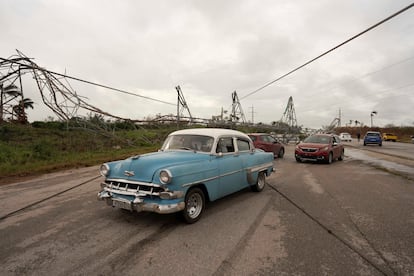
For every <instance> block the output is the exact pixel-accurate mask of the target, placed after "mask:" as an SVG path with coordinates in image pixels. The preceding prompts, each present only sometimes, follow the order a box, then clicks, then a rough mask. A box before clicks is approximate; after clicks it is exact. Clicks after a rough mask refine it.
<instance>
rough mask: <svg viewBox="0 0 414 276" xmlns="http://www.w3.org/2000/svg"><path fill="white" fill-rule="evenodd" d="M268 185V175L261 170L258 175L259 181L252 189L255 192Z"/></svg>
mask: <svg viewBox="0 0 414 276" xmlns="http://www.w3.org/2000/svg"><path fill="white" fill-rule="evenodd" d="M265 185H266V175H265V173H264V172H259V175H258V176H257V182H256V184H255V185H253V186H252V190H253V191H255V192H261V191H262V190H263V189H264V187H265Z"/></svg>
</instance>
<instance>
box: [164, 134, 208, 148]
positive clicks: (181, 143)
mask: <svg viewBox="0 0 414 276" xmlns="http://www.w3.org/2000/svg"><path fill="white" fill-rule="evenodd" d="M213 142H214V138H213V137H210V136H204V135H171V136H169V137H168V138H167V139H166V140H165V142H164V145H163V146H162V148H161V150H176V149H181V150H195V151H202V152H210V151H211V148H212V147H213Z"/></svg>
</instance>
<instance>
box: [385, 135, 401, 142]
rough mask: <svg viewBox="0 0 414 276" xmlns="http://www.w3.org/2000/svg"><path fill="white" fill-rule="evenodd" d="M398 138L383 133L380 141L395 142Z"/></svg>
mask: <svg viewBox="0 0 414 276" xmlns="http://www.w3.org/2000/svg"><path fill="white" fill-rule="evenodd" d="M397 139H398V137H397V135H395V134H393V133H384V134H382V140H384V141H393V142H395V141H397Z"/></svg>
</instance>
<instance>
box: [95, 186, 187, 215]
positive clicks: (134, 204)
mask: <svg viewBox="0 0 414 276" xmlns="http://www.w3.org/2000/svg"><path fill="white" fill-rule="evenodd" d="M98 200H103V201H105V202H106V204H108V205H109V206H112V207H117V208H121V209H125V210H129V211H136V212H144V211H146V212H154V213H158V214H171V213H176V212H179V211H182V210H184V208H185V203H184V202H178V203H173V204H158V203H154V202H144V200H143V199H140V198H139V197H136V198H135V199H134V200H133V201H129V200H125V199H122V198H113V197H112V196H111V195H110V193H109V192H108V191H105V190H103V191H101V192H99V193H98Z"/></svg>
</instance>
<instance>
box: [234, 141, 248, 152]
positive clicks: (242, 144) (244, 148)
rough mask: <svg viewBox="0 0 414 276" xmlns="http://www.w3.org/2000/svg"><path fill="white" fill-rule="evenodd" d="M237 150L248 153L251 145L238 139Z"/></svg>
mask: <svg viewBox="0 0 414 276" xmlns="http://www.w3.org/2000/svg"><path fill="white" fill-rule="evenodd" d="M237 148H238V149H239V151H248V150H250V144H249V142H248V141H246V140H241V139H239V138H237Z"/></svg>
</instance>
